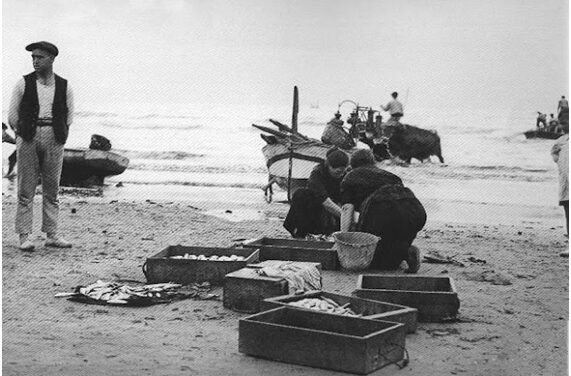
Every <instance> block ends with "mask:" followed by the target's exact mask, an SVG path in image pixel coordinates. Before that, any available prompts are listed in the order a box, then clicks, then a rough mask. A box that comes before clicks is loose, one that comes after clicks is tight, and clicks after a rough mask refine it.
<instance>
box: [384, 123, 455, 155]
mask: <svg viewBox="0 0 571 376" xmlns="http://www.w3.org/2000/svg"><path fill="white" fill-rule="evenodd" d="M381 134H382V136H383V138H384V139H385V140H388V142H385V143H383V144H377V145H375V147H374V148H373V151H374V153H375V156H376V157H377V159H387V158H389V157H398V158H400V159H402V160H403V161H405V162H406V163H410V161H411V159H412V158H416V159H418V160H420V161H424V160H426V159H428V158H430V156H431V155H435V156H436V157H438V159H439V160H440V163H444V158H442V151H441V149H440V137H439V136H438V134H437V133H436V131H432V130H426V129H422V128H418V127H415V126H412V125H407V124H396V125H385V124H383V126H382V130H381ZM387 146H388V151H387Z"/></svg>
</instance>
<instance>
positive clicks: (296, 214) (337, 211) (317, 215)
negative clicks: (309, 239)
mask: <svg viewBox="0 0 571 376" xmlns="http://www.w3.org/2000/svg"><path fill="white" fill-rule="evenodd" d="M348 164H349V157H348V156H347V154H345V153H344V152H343V151H341V150H339V149H331V150H329V151H328V152H327V155H326V157H325V161H324V162H322V163H320V164H318V165H317V166H315V167H314V168H313V170H312V171H311V175H310V176H309V180H308V182H307V187H306V188H300V189H298V190H297V191H295V193H294V194H293V197H292V200H291V207H290V209H289V212H288V214H287V216H286V219H285V221H284V227H285V229H286V230H288V231H289V232H290V234H291V235H292V236H293V237H294V238H305V237H306V236H307V235H308V234H325V235H330V234H332V233H333V232H335V231H339V220H340V217H341V208H340V206H339V202H340V200H341V196H340V185H341V180H342V179H343V177H344V176H345V172H346V170H347V165H348Z"/></svg>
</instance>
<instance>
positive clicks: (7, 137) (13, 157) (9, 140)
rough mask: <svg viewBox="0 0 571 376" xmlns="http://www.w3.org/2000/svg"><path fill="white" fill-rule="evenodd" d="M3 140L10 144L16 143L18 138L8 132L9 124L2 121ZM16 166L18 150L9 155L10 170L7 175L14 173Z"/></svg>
mask: <svg viewBox="0 0 571 376" xmlns="http://www.w3.org/2000/svg"><path fill="white" fill-rule="evenodd" d="M2 142H6V143H9V144H14V145H15V144H16V139H15V138H14V137H12V136H11V135H10V134H8V126H6V124H4V123H2ZM15 166H16V150H14V152H12V154H10V156H9V157H8V172H6V177H8V176H10V175H12V172H13V171H14V167H15Z"/></svg>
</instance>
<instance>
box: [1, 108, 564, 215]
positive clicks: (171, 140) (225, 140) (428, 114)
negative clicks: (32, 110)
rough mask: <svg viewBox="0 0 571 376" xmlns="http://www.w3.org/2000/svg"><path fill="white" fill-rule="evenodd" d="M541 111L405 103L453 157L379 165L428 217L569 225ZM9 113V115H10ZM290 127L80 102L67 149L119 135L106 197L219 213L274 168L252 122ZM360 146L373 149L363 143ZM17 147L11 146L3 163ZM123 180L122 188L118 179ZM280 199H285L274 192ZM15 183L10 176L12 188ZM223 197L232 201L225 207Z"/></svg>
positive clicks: (246, 198) (316, 124)
mask: <svg viewBox="0 0 571 376" xmlns="http://www.w3.org/2000/svg"><path fill="white" fill-rule="evenodd" d="M338 110H339V111H340V112H341V113H342V118H343V119H346V118H347V117H348V116H349V114H350V112H351V111H352V110H353V108H352V106H351V105H350V104H344V105H343V106H341V107H339V104H338V103H331V104H323V103H320V104H319V105H315V104H305V105H304V104H301V106H300V108H299V114H298V129H299V131H300V132H301V133H303V134H305V135H307V136H309V137H313V138H317V139H319V138H320V136H321V133H322V131H323V129H324V127H325V124H326V123H327V121H329V120H330V119H331V118H332V117H333V114H334V113H335V112H336V111H338ZM535 115H536V113H535V112H534V111H512V110H509V109H508V110H505V111H498V110H495V111H489V110H477V109H456V110H454V109H452V110H451V109H447V110H446V112H445V113H443V112H442V111H441V110H437V109H431V108H407V111H406V114H405V117H403V118H402V120H401V121H402V122H403V123H407V124H411V125H415V126H419V127H422V128H425V129H432V130H435V131H436V132H438V134H439V136H440V139H441V146H442V153H443V157H444V159H445V163H444V164H441V163H440V162H439V161H438V159H437V158H436V157H432V158H431V161H429V162H424V163H421V162H420V161H416V160H413V163H412V164H411V165H410V166H408V167H403V166H398V165H394V164H391V163H388V162H385V163H381V164H380V166H381V167H382V168H385V169H387V170H389V171H391V172H393V173H395V174H397V175H399V176H400V177H401V178H402V179H403V181H404V182H405V184H406V185H407V186H409V187H411V189H412V190H413V191H414V192H415V194H416V195H417V196H418V197H419V199H420V200H421V201H422V202H423V203H424V202H425V203H426V205H425V206H426V207H427V211H428V212H429V218H430V217H431V216H432V217H433V218H436V219H438V220H452V221H455V222H478V223H487V224H502V223H508V224H512V225H521V224H526V223H527V224H537V223H544V224H547V225H562V224H563V223H564V222H563V221H564V219H562V218H563V210H562V209H560V208H559V207H558V206H557V205H558V180H557V179H558V176H557V168H556V164H555V163H554V162H553V160H552V158H551V155H550V150H551V146H552V145H553V143H554V141H553V140H542V139H529V140H528V139H526V138H525V137H524V135H523V132H524V131H526V130H529V129H533V128H535ZM3 117H4V119H6V118H7V114H6V112H4V114H3ZM270 118H271V119H275V120H278V121H280V122H282V123H284V124H288V125H289V124H291V118H292V109H291V105H275V106H272V105H234V104H224V105H221V104H156V103H154V104H153V103H149V104H146V103H110V104H109V103H108V104H101V105H89V106H83V107H79V108H77V109H76V111H75V120H74V123H73V125H72V128H71V130H70V136H69V139H68V142H67V145H66V147H69V148H73V147H87V146H88V145H89V143H90V138H91V135H92V134H99V135H103V136H105V137H107V138H108V139H110V140H111V143H112V151H115V152H116V153H119V154H122V155H124V156H126V157H128V158H129V159H130V164H129V167H128V169H127V170H126V171H125V172H124V173H123V174H121V175H117V176H113V177H109V178H107V179H106V185H105V187H104V188H103V197H104V199H153V200H170V201H185V202H199V203H203V204H204V205H205V208H206V209H208V210H210V211H213V212H216V211H224V212H228V211H229V210H227V208H228V207H242V208H247V207H248V206H250V205H252V204H253V203H256V204H258V203H262V202H263V200H264V197H263V192H262V190H261V189H260V188H261V187H262V186H264V185H265V184H266V183H267V180H268V173H267V169H266V166H265V161H264V158H263V155H262V152H261V148H262V147H263V146H264V145H265V142H264V141H263V140H262V139H261V137H260V131H259V130H257V129H256V128H254V127H252V124H257V125H263V126H268V127H272V128H275V127H274V126H273V125H272V124H271V123H270V122H269V121H268V119H270ZM361 147H366V146H364V145H361ZM11 150H12V149H11V146H9V145H7V144H3V157H4V164H3V170H4V171H5V169H6V161H5V159H6V157H7V155H8V154H9V151H11ZM119 183H120V184H119ZM276 191H277V192H276V194H275V203H273V205H279V203H276V202H282V203H283V201H284V200H285V197H286V196H285V192H280V190H279V189H277V188H276ZM14 192H15V180H14V179H6V178H4V179H3V193H5V194H14ZM220 202H223V203H224V207H216V205H218V206H220Z"/></svg>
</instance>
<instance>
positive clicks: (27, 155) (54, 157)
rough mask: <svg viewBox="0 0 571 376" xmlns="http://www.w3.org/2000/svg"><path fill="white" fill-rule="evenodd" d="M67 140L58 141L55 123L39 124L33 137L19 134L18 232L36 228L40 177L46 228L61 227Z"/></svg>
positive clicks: (30, 230) (44, 225)
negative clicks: (60, 205) (60, 211)
mask: <svg viewBox="0 0 571 376" xmlns="http://www.w3.org/2000/svg"><path fill="white" fill-rule="evenodd" d="M63 148H64V146H63V144H60V143H59V142H57V141H56V139H55V135H54V131H53V128H52V127H45V126H44V127H37V128H36V135H35V136H34V138H33V139H32V140H31V141H25V140H24V139H23V138H22V137H17V138H16V152H17V156H18V162H17V163H18V207H17V209H16V233H18V234H29V233H31V232H32V219H33V214H34V213H33V212H34V196H35V194H36V186H37V185H38V179H39V178H40V177H41V184H42V199H43V200H42V201H43V205H42V231H43V232H45V233H48V234H56V233H57V230H58V214H59V200H58V190H59V181H60V177H61V169H62V164H63Z"/></svg>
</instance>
